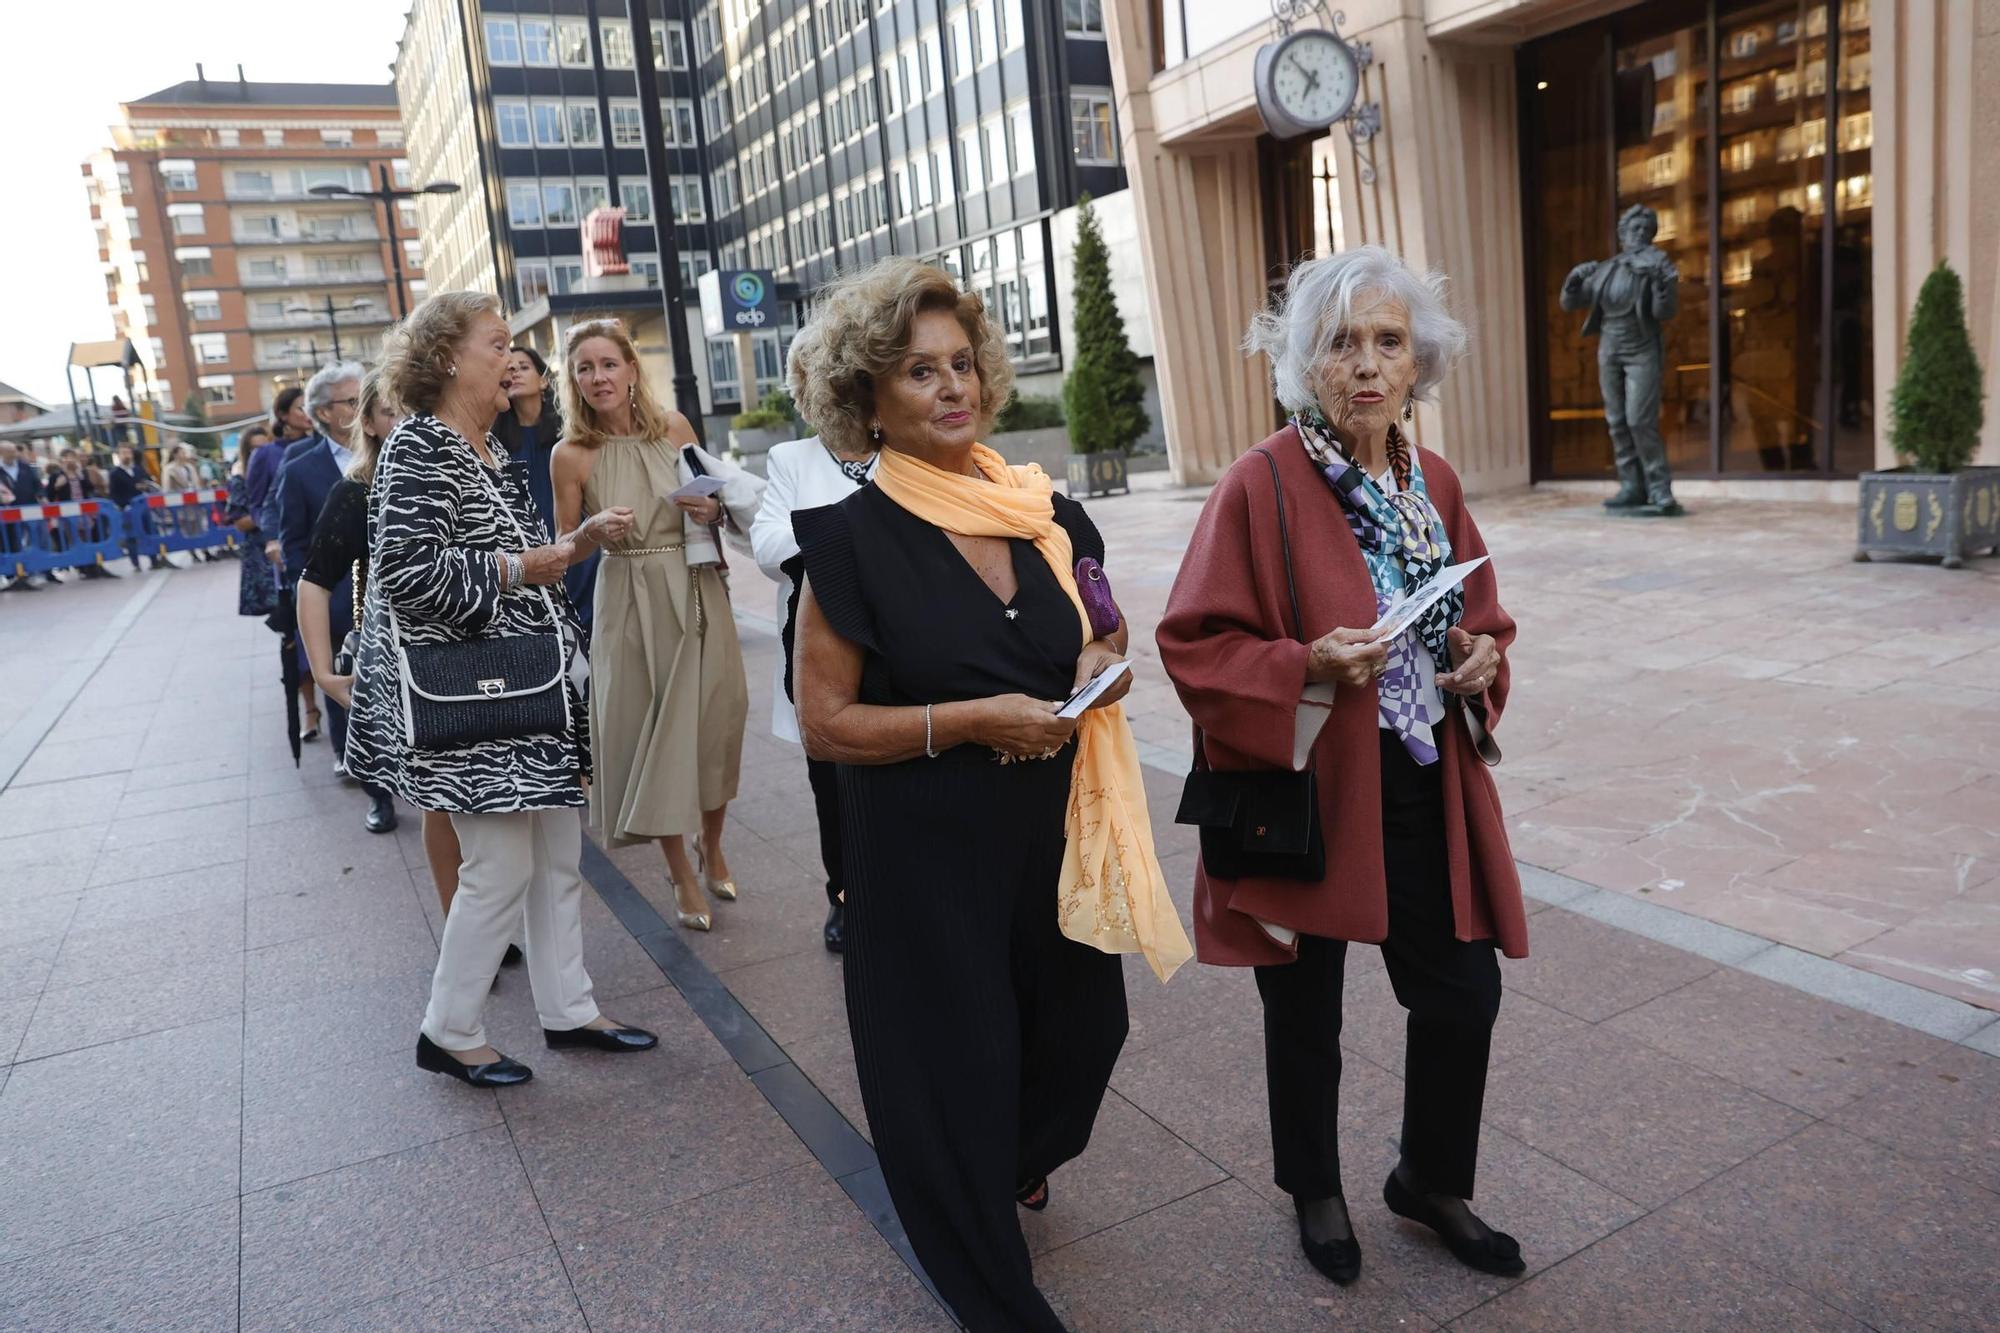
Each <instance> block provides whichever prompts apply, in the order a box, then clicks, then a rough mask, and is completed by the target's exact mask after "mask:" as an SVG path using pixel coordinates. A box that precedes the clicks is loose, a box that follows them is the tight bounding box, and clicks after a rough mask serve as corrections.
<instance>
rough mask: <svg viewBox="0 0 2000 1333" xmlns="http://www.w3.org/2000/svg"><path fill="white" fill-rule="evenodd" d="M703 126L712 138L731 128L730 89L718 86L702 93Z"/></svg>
mask: <svg viewBox="0 0 2000 1333" xmlns="http://www.w3.org/2000/svg"><path fill="white" fill-rule="evenodd" d="M701 127H702V128H703V129H704V130H706V131H708V137H709V138H711V139H714V138H717V137H719V136H720V135H721V134H722V132H723V131H724V130H726V129H728V128H729V89H728V88H727V87H726V86H717V87H714V88H711V89H709V90H708V91H707V92H705V93H703V94H702V95H701Z"/></svg>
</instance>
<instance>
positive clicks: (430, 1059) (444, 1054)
mask: <svg viewBox="0 0 2000 1333" xmlns="http://www.w3.org/2000/svg"><path fill="white" fill-rule="evenodd" d="M417 1068H419V1069H427V1070H429V1071H430V1072H431V1073H433V1074H450V1075H451V1076H452V1077H453V1078H455V1079H457V1080H458V1081H459V1082H461V1083H470V1084H471V1085H472V1086H473V1087H475V1088H511V1087H513V1086H514V1085H515V1084H516V1083H526V1082H527V1081H528V1080H529V1079H531V1078H533V1077H534V1076H535V1071H534V1070H532V1069H530V1068H528V1067H527V1066H526V1065H524V1064H522V1063H521V1062H520V1061H519V1060H510V1059H508V1058H507V1057H506V1056H504V1055H503V1056H501V1057H500V1058H499V1059H498V1060H493V1061H490V1062H489V1063H487V1064H483V1065H469V1064H466V1063H465V1062H464V1061H463V1060H460V1059H458V1058H457V1057H456V1056H454V1055H453V1054H452V1053H451V1052H450V1051H447V1050H446V1049H445V1048H444V1047H442V1046H440V1045H438V1044H437V1043H436V1042H434V1041H432V1040H431V1039H430V1038H429V1037H426V1036H424V1035H423V1034H422V1033H421V1032H420V1033H418V1034H417Z"/></svg>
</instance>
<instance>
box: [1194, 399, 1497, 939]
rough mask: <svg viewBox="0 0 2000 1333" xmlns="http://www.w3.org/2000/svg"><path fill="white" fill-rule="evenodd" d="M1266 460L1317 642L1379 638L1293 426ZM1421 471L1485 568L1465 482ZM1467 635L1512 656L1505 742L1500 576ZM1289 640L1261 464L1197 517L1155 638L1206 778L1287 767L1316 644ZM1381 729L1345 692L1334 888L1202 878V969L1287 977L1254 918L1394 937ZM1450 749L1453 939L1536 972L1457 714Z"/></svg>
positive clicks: (1273, 516)
mask: <svg viewBox="0 0 2000 1333" xmlns="http://www.w3.org/2000/svg"><path fill="white" fill-rule="evenodd" d="M1261 447H1263V448H1266V449H1268V450H1270V452H1271V453H1272V454H1273V455H1274V456H1275V457H1276V458H1277V460H1278V472H1279V475H1280V476H1281V477H1282V478H1283V480H1284V488H1285V517H1286V520H1287V522H1288V524H1289V527H1290V530H1291V542H1292V568H1293V570H1294V572H1295V574H1296V576H1297V580H1298V592H1299V604H1300V608H1301V610H1302V612H1303V614H1304V616H1305V634H1306V638H1307V639H1309V640H1310V639H1314V638H1318V637H1319V636H1320V635H1323V634H1325V633H1327V632H1328V631H1329V630H1332V629H1333V628H1335V627H1336V626H1343V625H1344V626H1363V625H1370V624H1373V623H1374V622H1375V590H1374V585H1373V584H1372V583H1371V582H1370V581H1369V578H1368V567H1367V565H1366V563H1365V562H1364V561H1363V560H1362V556H1361V548H1360V546H1359V545H1358V544H1357V543H1356V541H1355V539H1354V534H1353V533H1352V532H1351V531H1350V530H1349V528H1348V526H1347V521H1346V518H1345V517H1344V516H1343V514H1342V512H1341V508H1340V501H1339V500H1338V498H1336V497H1335V495H1334V493H1333V489H1332V488H1331V487H1329V486H1328V485H1327V484H1326V480H1325V478H1323V477H1321V476H1320V474H1319V471H1318V469H1317V468H1315V467H1314V466H1313V462H1312V459H1311V458H1309V457H1308V456H1307V454H1306V452H1305V449H1304V447H1303V446H1302V445H1301V444H1300V442H1299V437H1298V433H1297V432H1296V431H1295V430H1293V429H1292V428H1291V427H1290V426H1287V427H1286V428H1285V429H1284V430H1281V431H1279V432H1278V433H1277V434H1276V435H1274V436H1272V437H1271V438H1270V439H1268V440H1266V441H1264V444H1263V445H1262V446H1261ZM1417 455H1418V458H1419V460H1420V462H1421V465H1422V468H1423V474H1424V483H1425V486H1426V487H1427V488H1428V490H1429V492H1430V497H1431V502H1432V503H1433V504H1435V505H1436V506H1437V510H1438V513H1439V514H1440V515H1441V516H1442V517H1443V519H1444V522H1445V529H1446V531H1447V532H1448V533H1449V534H1450V536H1451V544H1452V559H1453V561H1454V562H1462V561H1466V560H1472V559H1476V558H1477V557H1479V556H1482V555H1485V554H1486V543H1485V542H1484V541H1482V540H1481V539H1480V536H1479V528H1478V526H1477V525H1475V524H1474V523H1473V521H1472V515H1471V514H1470V513H1468V512H1467V511H1466V508H1465V495H1464V492H1463V490H1462V489H1461V488H1460V486H1459V481H1458V474H1457V473H1456V472H1454V471H1453V470H1452V467H1451V464H1449V463H1447V462H1445V460H1444V459H1442V458H1440V457H1439V456H1438V455H1436V454H1434V453H1432V452H1430V451H1429V450H1428V449H1419V450H1418V451H1417ZM1463 624H1464V627H1465V628H1466V629H1467V630H1468V631H1470V632H1471V633H1474V634H1491V635H1492V636H1493V637H1494V639H1495V640H1496V641H1497V642H1498V643H1499V645H1500V651H1501V665H1500V669H1499V672H1498V673H1497V674H1496V675H1495V677H1494V680H1493V685H1492V688H1491V689H1489V690H1488V691H1487V692H1486V694H1485V696H1484V697H1483V699H1482V700H1481V702H1483V703H1484V705H1485V709H1486V720H1487V726H1488V728H1489V729H1492V728H1494V727H1497V725H1498V723H1499V721H1500V713H1501V710H1502V708H1503V707H1504V706H1505V704H1506V701H1507V686H1508V679H1509V668H1508V665H1507V658H1506V653H1507V650H1508V648H1509V646H1510V645H1511V644H1512V643H1513V641H1514V621H1513V619H1512V618H1511V617H1510V616H1508V614H1507V613H1506V612H1505V611H1503V610H1502V609H1501V608H1500V596H1499V585H1498V581H1497V579H1496V577H1495V574H1494V570H1493V566H1492V564H1491V563H1490V562H1489V563H1488V564H1487V565H1485V566H1484V567H1482V568H1481V569H1479V570H1478V571H1477V572H1476V573H1474V574H1473V575H1472V576H1471V577H1470V578H1468V579H1467V580H1466V582H1465V619H1464V622H1463ZM1290 625H1291V608H1290V602H1289V599H1288V597H1287V595H1286V591H1285V563H1284V548H1283V546H1282V545H1281V543H1280V541H1279V537H1278V514H1277V504H1276V496H1275V494H1274V492H1273V490H1272V486H1271V471H1270V467H1269V465H1268V464H1267V463H1265V461H1264V460H1263V458H1261V457H1259V456H1258V455H1257V454H1256V453H1255V452H1254V451H1253V452H1251V453H1248V454H1245V455H1244V456H1243V457H1242V458H1240V459H1238V460H1237V461H1236V462H1235V463H1234V464H1233V465H1232V466H1231V467H1230V469H1229V471H1228V472H1227V473H1225V474H1224V475H1223V478H1222V480H1221V481H1220V482H1218V483H1216V487H1215V490H1214V492H1213V493H1212V494H1211V495H1210V496H1209V498H1208V503H1207V505H1206V506H1205V507H1204V508H1203V509H1202V513H1201V520H1200V522H1199V523H1197V524H1196V526H1195V531H1194V537H1193V540H1192V541H1191V542H1190V543H1189V545H1188V549H1187V554H1186V556H1185V557H1184V558H1183V559H1182V561H1181V568H1180V574H1179V576H1178V577H1177V578H1176V579H1175V581H1174V588H1173V592H1172V594H1171V595H1170V596H1169V597H1168V599H1167V610H1166V615H1165V617H1164V618H1163V619H1162V620H1161V621H1160V627H1159V630H1158V634H1157V639H1158V642H1159V647H1160V659H1161V661H1162V662H1163V663H1164V664H1165V666H1166V669H1167V674H1168V676H1169V677H1171V678H1172V680H1173V682H1174V688H1175V689H1176V690H1177V691H1178V692H1179V694H1180V697H1181V702H1182V704H1184V705H1185V706H1186V708H1187V710H1188V713H1189V714H1190V715H1191V716H1192V717H1193V718H1194V721H1195V725H1196V726H1198V727H1200V728H1201V731H1202V734H1203V740H1204V747H1203V753H1204V754H1205V755H1206V757H1207V760H1208V763H1209V765H1210V766H1211V767H1213V768H1215V769H1218V770H1229V769H1246V768H1281V769H1289V768H1290V767H1291V766H1292V746H1293V728H1294V718H1295V716H1296V714H1297V712H1298V709H1299V707H1300V704H1299V699H1300V697H1301V695H1302V694H1303V693H1304V690H1305V686H1306V676H1305V669H1306V646H1305V644H1304V643H1300V642H1299V641H1297V640H1295V639H1292V638H1290V637H1288V635H1289V629H1290ZM1379 726H1380V724H1379V722H1378V721H1377V717H1376V696H1375V689H1374V687H1373V686H1369V687H1367V688H1352V687H1349V686H1341V687H1339V688H1338V689H1337V690H1336V691H1335V692H1334V701H1333V708H1332V715H1331V716H1330V717H1329V718H1328V719H1327V723H1326V726H1325V728H1324V729H1323V730H1322V731H1321V732H1320V733H1319V740H1318V742H1317V743H1316V744H1315V745H1314V747H1313V751H1312V760H1311V762H1312V765H1313V771H1314V773H1315V775H1316V776H1317V778H1318V780H1319V803H1320V818H1321V820H1322V822H1323V827H1324V828H1325V830H1326V843H1327V877H1326V880H1325V881H1324V882H1323V883H1320V884H1316V885H1315V884H1301V883H1299V882H1297V881H1296V880H1268V879H1254V878H1251V879H1240V880H1211V879H1210V878H1209V877H1208V875H1207V873H1206V872H1205V871H1204V870H1200V869H1197V870H1196V872H1195V898H1194V932H1195V956H1196V957H1198V958H1199V959H1200V960H1201V961H1202V962H1204V963H1213V964H1218V965H1221V966H1224V967H1248V966H1252V965H1256V964H1262V963H1284V962H1289V961H1291V960H1292V958H1293V957H1294V951H1293V949H1291V948H1288V947H1287V946H1285V945H1282V944H1280V943H1278V941H1277V940H1275V939H1273V938H1272V937H1271V935H1270V934H1268V933H1267V932H1266V931H1265V930H1264V929H1263V928H1262V927H1261V926H1259V925H1258V924H1257V922H1258V921H1259V920H1262V921H1267V922H1270V923H1272V924H1274V925H1280V926H1288V927H1290V928H1292V929H1293V930H1296V931H1299V932H1301V933H1304V934H1308V935H1319V936H1323V937H1325V938H1328V939H1338V940H1354V941H1359V942H1365V943H1375V942H1379V941H1380V940H1382V939H1383V938H1384V937H1385V936H1386V935H1387V934H1388V931H1389V912H1388V897H1387V892H1386V889H1385V887H1384V879H1383V869H1382V772H1381V754H1380V750H1379V748H1378V747H1379V744H1380V742H1379V740H1378V738H1377V735H1376V733H1377V731H1378V729H1379ZM1437 739H1438V750H1439V755H1440V759H1439V762H1440V763H1441V764H1443V766H1444V824H1445V828H1444V832H1445V840H1446V845H1447V849H1448V852H1449V856H1450V862H1451V901H1452V915H1453V917H1454V920H1455V922H1456V926H1457V929H1456V932H1455V933H1456V934H1457V936H1458V938H1459V939H1461V940H1478V939H1491V940H1494V941H1496V942H1497V943H1498V944H1499V946H1500V950H1501V952H1502V953H1504V954H1505V955H1506V956H1507V957H1509V958H1525V957H1527V954H1528V924H1527V915H1526V913H1525V912H1524V911H1523V909H1522V905H1521V881H1520V877H1519V875H1518V874H1517V873H1516V871H1515V868H1514V853H1513V850H1512V849H1511V848H1510V847H1509V846H1508V844H1507V830H1506V826H1505V823H1504V820H1503V818H1502V816H1501V813H1500V795H1499V792H1498V791H1497V789H1496V788H1495V787H1494V784H1493V776H1492V774H1490V773H1488V772H1487V771H1486V765H1485V764H1483V763H1482V762H1480V759H1479V756H1478V754H1477V752H1476V751H1475V749H1474V747H1473V742H1472V737H1471V734H1470V733H1469V732H1468V731H1467V729H1466V724H1465V718H1464V715H1463V711H1462V710H1460V709H1453V710H1451V712H1450V713H1449V714H1448V715H1447V717H1446V719H1445V721H1444V724H1443V726H1442V728H1441V729H1440V731H1439V733H1438V737H1437Z"/></svg>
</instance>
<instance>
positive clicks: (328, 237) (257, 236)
mask: <svg viewBox="0 0 2000 1333" xmlns="http://www.w3.org/2000/svg"><path fill="white" fill-rule="evenodd" d="M230 239H231V240H232V241H234V242H235V243H236V244H238V245H352V244H354V243H356V242H363V243H366V242H373V241H380V240H381V239H382V229H381V228H379V227H377V226H375V225H374V224H373V223H367V224H364V225H361V226H347V227H288V228H285V229H283V230H280V231H276V232H268V231H253V232H234V233H232V234H231V236H230Z"/></svg>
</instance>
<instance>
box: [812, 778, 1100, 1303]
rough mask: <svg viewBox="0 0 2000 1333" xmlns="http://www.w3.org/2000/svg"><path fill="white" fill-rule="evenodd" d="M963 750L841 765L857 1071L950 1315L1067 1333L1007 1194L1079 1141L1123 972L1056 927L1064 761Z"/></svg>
mask: <svg viewBox="0 0 2000 1333" xmlns="http://www.w3.org/2000/svg"><path fill="white" fill-rule="evenodd" d="M975 749H977V747H973V746H964V747H961V748H960V749H958V750H955V751H950V752H948V753H947V754H946V755H945V756H944V757H943V758H941V759H938V760H936V761H924V760H919V761H917V762H916V763H914V764H899V765H890V766H886V767H883V768H877V769H853V768H849V769H843V770H842V771H841V781H842V788H841V799H842V805H843V813H844V814H845V816H846V820H847V828H846V834H847V844H846V847H847V857H848V868H849V870H850V872H851V873H850V874H849V876H848V883H849V885H850V889H849V892H848V895H847V953H846V958H845V963H844V966H843V971H844V973H845V976H846V985H847V1015H848V1022H849V1025H850V1027H851V1028H852V1031H853V1037H854V1056H855V1072H856V1074H857V1075H858V1076H859V1080H860V1083H861V1098H862V1103H863V1105H864V1106H865V1107H866V1108H867V1111H868V1126H869V1130H870V1132H871V1135H872V1137H873V1139H874V1143H875V1153H876V1157H877V1159H878V1160H879V1161H880V1163H881V1166H882V1176H883V1180H884V1182H885V1183H886V1184H887V1185H888V1187H889V1196H890V1198H891V1199H892V1200H894V1202H895V1205H896V1214H897V1217H898V1218H899V1219H900V1220H901V1221H902V1224H903V1229H904V1231H905V1232H906V1233H907V1234H908V1236H909V1238H910V1245H911V1248H912V1249H914V1250H915V1251H916V1255H917V1258H918V1260H919V1261H920V1262H921V1263H922V1264H923V1267H924V1271H925V1272H926V1273H927V1274H928V1275H929V1276H930V1279H931V1281H932V1282H933V1283H935V1284H936V1286H937V1289H938V1292H939V1293H940V1294H941V1295H942V1296H943V1297H944V1298H945V1300H946V1301H947V1302H948V1303H949V1304H950V1305H951V1308H952V1310H953V1311H954V1312H955V1313H956V1314H957V1316H958V1318H959V1319H960V1320H961V1321H962V1322H963V1323H964V1324H965V1325H966V1326H967V1327H968V1328H970V1329H972V1330H973V1331H974V1333H1002V1331H1004V1333H1021V1330H1039V1331H1040V1333H1060V1330H1061V1329H1062V1327H1063V1325H1062V1323H1061V1321H1060V1320H1059V1319H1057V1317H1056V1315H1055V1313H1054V1311H1053V1310H1051V1309H1050V1307H1049V1304H1048V1301H1047V1300H1046V1299H1045V1298H1044V1297H1043V1296H1042V1294H1041V1293H1040V1292H1039V1291H1038V1290H1036V1288H1035V1279H1034V1268H1033V1265H1032V1263H1031V1262H1030V1260H1029V1256H1028V1245H1027V1241H1026V1240H1025V1239H1024V1238H1023V1236H1022V1234H1021V1222H1020V1215H1019V1212H1018V1209H1017V1206H1016V1204H1015V1202H1014V1198H1015V1194H1016V1192H1017V1191H1018V1190H1019V1189H1020V1187H1021V1186H1022V1185H1024V1184H1027V1183H1028V1182H1029V1181H1032V1180H1034V1179H1036V1178H1038V1177H1040V1176H1045V1175H1047V1174H1049V1173H1050V1172H1052V1171H1054V1170H1055V1169H1056V1168H1057V1167H1059V1166H1061V1165H1062V1164H1063V1163H1064V1162H1067V1161H1069V1160H1070V1159H1072V1158H1074V1157H1076V1156H1077V1155H1078V1154H1080V1153H1081V1152H1082V1151H1083V1150H1084V1147H1085V1146H1086V1145H1087V1144H1088V1143H1089V1141H1090V1131H1091V1127H1092V1125H1093V1124H1094V1123H1095V1121H1096V1119H1097V1110H1098V1106H1099V1104H1100V1103H1101V1102H1102V1101H1103V1098H1104V1090H1105V1087H1106V1086H1107V1085H1108V1084H1109V1082H1110V1079H1111V1070H1112V1066H1114V1065H1115V1064H1116V1063H1117V1061H1118V1052H1119V1049H1120V1048H1121V1047H1122V1046H1123V1045H1124V1043H1125V1031H1126V1011H1125V973H1124V968H1123V967H1122V966H1121V964H1120V961H1119V959H1118V958H1116V957H1115V956H1113V955H1111V954H1106V953H1099V952H1098V951H1097V950H1095V949H1092V948H1090V947H1088V946H1087V945H1082V944H1078V943H1076V942H1074V941H1072V940H1069V939H1065V938H1064V937H1063V935H1062V932H1061V929H1060V927H1059V926H1058V924H1057V921H1056V911H1055V908H1056V884H1057V880H1058V878H1059V875H1060V872H1061V869H1062V858H1063V845H1064V844H1063V837H1062V814H1063V803H1064V802H1065V801H1066V800H1067V793H1068V789H1069V772H1070V765H1069V763H1068V762H1067V759H1068V756H1067V753H1066V754H1065V756H1064V758H1063V760H1060V761H1052V762H1050V763H1047V764H1041V765H1037V764H1024V765H1014V766H1011V767H1007V768H1002V767H1000V766H999V765H996V764H994V763H993V762H992V759H991V757H990V756H989V755H987V754H986V753H985V752H983V751H981V752H980V753H977V754H975V753H973V751H974V750H975ZM995 788H1001V789H1008V788H1011V789H1012V790H994V789H995Z"/></svg>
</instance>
